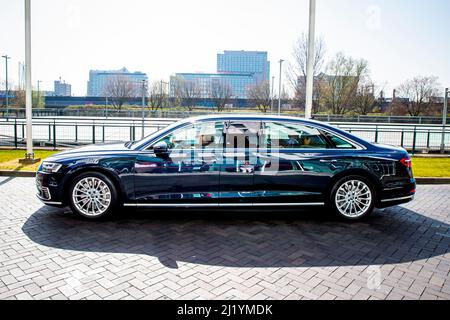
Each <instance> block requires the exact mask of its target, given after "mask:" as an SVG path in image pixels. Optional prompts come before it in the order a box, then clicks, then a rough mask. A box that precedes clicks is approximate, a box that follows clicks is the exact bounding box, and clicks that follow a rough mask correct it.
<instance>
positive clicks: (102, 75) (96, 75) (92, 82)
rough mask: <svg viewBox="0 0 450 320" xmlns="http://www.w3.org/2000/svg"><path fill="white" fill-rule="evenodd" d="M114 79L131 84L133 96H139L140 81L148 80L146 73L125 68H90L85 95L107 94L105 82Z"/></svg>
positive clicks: (140, 89)
mask: <svg viewBox="0 0 450 320" xmlns="http://www.w3.org/2000/svg"><path fill="white" fill-rule="evenodd" d="M114 79H124V80H125V81H130V82H131V83H132V84H133V87H134V90H133V91H134V92H133V94H132V95H133V96H136V97H138V96H140V95H141V94H142V93H141V92H142V81H143V80H145V81H148V77H147V74H145V73H143V72H140V71H136V72H130V71H128V70H127V69H126V68H122V69H120V70H90V71H89V81H88V84H87V95H88V96H89V97H104V96H106V95H107V92H106V88H107V84H108V83H109V82H110V81H112V80H114Z"/></svg>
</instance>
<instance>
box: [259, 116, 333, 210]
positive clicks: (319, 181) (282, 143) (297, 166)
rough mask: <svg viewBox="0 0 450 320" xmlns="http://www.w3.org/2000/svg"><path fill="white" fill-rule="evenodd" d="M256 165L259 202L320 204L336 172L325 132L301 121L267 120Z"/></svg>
mask: <svg viewBox="0 0 450 320" xmlns="http://www.w3.org/2000/svg"><path fill="white" fill-rule="evenodd" d="M261 140H262V141H263V143H262V145H263V148H261V149H260V152H259V153H258V165H257V166H256V168H255V177H254V183H255V190H257V192H258V195H259V198H258V200H257V201H258V203H284V204H289V203H292V204H301V203H305V204H315V203H316V204H320V203H323V202H324V201H325V197H324V191H325V187H326V186H327V185H328V183H329V182H330V179H331V178H332V177H333V175H334V174H335V168H334V167H333V166H334V164H333V163H332V161H331V160H330V159H332V158H333V159H334V157H333V156H332V155H333V154H334V151H333V150H331V149H330V145H329V142H328V139H327V138H326V137H325V136H324V135H323V133H322V132H321V131H320V130H319V129H317V128H315V127H313V126H311V125H306V124H302V123H298V122H287V121H286V122H283V121H266V122H264V124H263V129H262V132H261Z"/></svg>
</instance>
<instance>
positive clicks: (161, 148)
mask: <svg viewBox="0 0 450 320" xmlns="http://www.w3.org/2000/svg"><path fill="white" fill-rule="evenodd" d="M153 152H154V153H155V155H156V156H157V157H159V158H164V157H167V156H168V155H169V148H168V146H167V143H166V142H165V141H160V142H158V143H156V144H155V145H154V146H153Z"/></svg>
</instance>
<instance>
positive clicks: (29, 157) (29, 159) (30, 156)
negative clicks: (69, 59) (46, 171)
mask: <svg viewBox="0 0 450 320" xmlns="http://www.w3.org/2000/svg"><path fill="white" fill-rule="evenodd" d="M31 83H32V82H31V1H30V0H25V88H26V98H25V101H26V103H25V105H26V112H25V113H26V124H27V128H26V135H27V152H26V154H25V158H24V159H19V162H20V163H36V162H39V161H40V160H41V159H37V158H35V157H34V153H33V122H32V121H33V113H32V112H33V109H32V107H33V105H32V103H33V95H32V87H31Z"/></svg>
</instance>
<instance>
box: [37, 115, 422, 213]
mask: <svg viewBox="0 0 450 320" xmlns="http://www.w3.org/2000/svg"><path fill="white" fill-rule="evenodd" d="M36 183H37V189H38V195H37V196H38V197H39V199H41V200H42V202H44V203H45V204H47V205H53V206H67V205H69V206H70V207H71V209H72V210H73V211H74V212H76V213H78V214H80V215H82V216H83V217H86V218H91V219H95V218H101V217H104V216H107V215H110V214H111V213H113V212H115V211H117V209H119V208H121V207H123V206H125V207H147V208H157V207H212V208H215V207H229V208H232V207H266V206H267V207H268V206H270V207H275V208H276V207H323V206H326V207H327V208H329V210H330V211H332V212H335V213H336V214H337V215H338V216H340V217H342V218H345V219H350V220H356V219H361V218H363V217H366V216H368V215H369V214H370V213H371V212H372V211H373V209H374V207H379V208H380V207H387V206H392V205H397V204H401V203H405V202H408V201H411V200H412V199H413V198H414V194H415V186H416V185H415V180H414V178H413V175H412V171H411V160H410V158H409V156H408V153H407V152H406V151H405V150H404V149H403V148H399V147H392V146H385V145H379V144H372V143H369V142H367V141H365V140H362V139H360V138H358V137H355V136H353V135H351V134H349V133H347V132H345V131H342V130H340V129H337V128H335V127H332V126H329V125H327V124H324V123H320V122H316V121H308V120H304V119H300V118H293V117H275V116H237V115H229V116H219V115H217V116H205V117H197V118H190V119H185V120H182V121H179V122H176V123H174V124H172V125H170V126H168V127H166V128H165V129H163V130H161V131H158V132H155V133H153V134H151V135H150V136H148V137H146V138H145V139H143V140H141V141H130V142H126V143H120V144H106V145H93V146H87V147H82V148H78V149H74V150H70V151H64V152H61V153H58V154H56V155H54V156H52V157H50V158H47V159H46V160H45V161H44V162H43V163H42V165H41V166H40V167H39V169H38V172H37V175H36Z"/></svg>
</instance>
